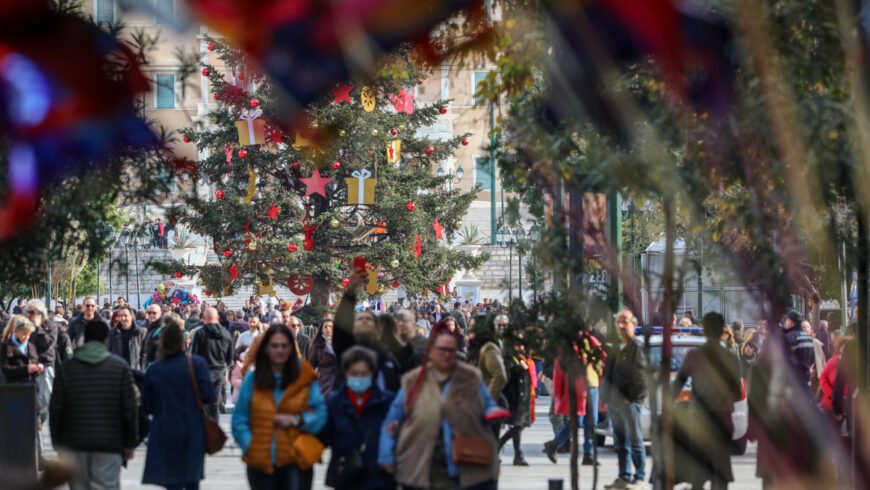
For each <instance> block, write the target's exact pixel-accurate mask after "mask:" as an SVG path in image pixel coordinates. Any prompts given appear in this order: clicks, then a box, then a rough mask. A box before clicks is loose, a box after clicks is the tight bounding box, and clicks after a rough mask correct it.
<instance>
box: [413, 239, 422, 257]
mask: <svg viewBox="0 0 870 490" xmlns="http://www.w3.org/2000/svg"><path fill="white" fill-rule="evenodd" d="M421 255H423V240H421V239H420V235H417V237H416V238H415V239H414V257H417V258H420V256H421Z"/></svg>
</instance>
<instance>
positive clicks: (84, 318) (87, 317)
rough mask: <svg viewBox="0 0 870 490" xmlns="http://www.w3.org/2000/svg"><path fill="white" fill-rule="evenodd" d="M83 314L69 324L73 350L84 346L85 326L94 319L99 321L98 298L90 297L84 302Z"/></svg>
mask: <svg viewBox="0 0 870 490" xmlns="http://www.w3.org/2000/svg"><path fill="white" fill-rule="evenodd" d="M82 306H83V308H84V309H83V310H82V314H81V315H78V316H76V317H75V318H73V319H72V321H71V322H70V324H69V336H70V340H72V342H73V348H76V347H81V346H82V345H84V333H85V324H86V323H88V322H89V321H91V320H93V319H95V318H96V319H99V318H100V317H99V315H97V298H95V297H93V296H88V297H86V298H85V299H84V300H83V301H82Z"/></svg>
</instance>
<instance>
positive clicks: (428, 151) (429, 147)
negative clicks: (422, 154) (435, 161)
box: [426, 146, 435, 155]
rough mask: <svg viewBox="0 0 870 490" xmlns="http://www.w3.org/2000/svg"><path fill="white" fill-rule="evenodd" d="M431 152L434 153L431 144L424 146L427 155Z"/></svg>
mask: <svg viewBox="0 0 870 490" xmlns="http://www.w3.org/2000/svg"><path fill="white" fill-rule="evenodd" d="M433 153H435V148H434V147H432V146H427V147H426V154H427V155H431V154H433Z"/></svg>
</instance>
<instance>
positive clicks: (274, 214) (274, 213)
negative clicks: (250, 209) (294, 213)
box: [268, 204, 281, 219]
mask: <svg viewBox="0 0 870 490" xmlns="http://www.w3.org/2000/svg"><path fill="white" fill-rule="evenodd" d="M280 209H281V208H279V207H278V206H275V205H274V204H272V207H271V208H269V211H268V212H269V219H278V211H280Z"/></svg>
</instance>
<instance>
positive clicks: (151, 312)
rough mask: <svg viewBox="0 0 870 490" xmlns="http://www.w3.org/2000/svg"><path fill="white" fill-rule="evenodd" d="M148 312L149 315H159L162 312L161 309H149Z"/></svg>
mask: <svg viewBox="0 0 870 490" xmlns="http://www.w3.org/2000/svg"><path fill="white" fill-rule="evenodd" d="M148 314H149V315H159V314H160V312H159V311H149V312H148Z"/></svg>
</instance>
